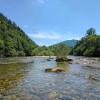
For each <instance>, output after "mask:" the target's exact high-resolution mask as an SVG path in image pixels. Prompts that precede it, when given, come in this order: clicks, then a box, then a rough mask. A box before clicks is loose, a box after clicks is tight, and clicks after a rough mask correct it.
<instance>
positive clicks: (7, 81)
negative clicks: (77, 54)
mask: <svg viewBox="0 0 100 100" xmlns="http://www.w3.org/2000/svg"><path fill="white" fill-rule="evenodd" d="M51 67H64V69H65V70H66V71H65V72H60V73H53V72H45V71H44V70H45V69H46V68H51ZM90 75H92V76H94V77H96V80H94V79H90V78H89V76H90ZM0 100H100V69H95V68H91V67H87V66H82V65H79V64H68V63H57V62H55V58H53V59H51V60H50V61H48V60H47V58H46V57H22V58H21V57H20V58H3V59H0Z"/></svg>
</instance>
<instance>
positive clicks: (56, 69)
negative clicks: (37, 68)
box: [45, 67, 65, 72]
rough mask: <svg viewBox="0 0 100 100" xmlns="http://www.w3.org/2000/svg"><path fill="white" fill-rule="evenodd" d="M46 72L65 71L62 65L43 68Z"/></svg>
mask: <svg viewBox="0 0 100 100" xmlns="http://www.w3.org/2000/svg"><path fill="white" fill-rule="evenodd" d="M45 71H46V72H63V71H65V70H64V68H62V67H55V68H47V69H45Z"/></svg>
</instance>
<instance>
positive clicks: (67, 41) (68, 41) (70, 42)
mask: <svg viewBox="0 0 100 100" xmlns="http://www.w3.org/2000/svg"><path fill="white" fill-rule="evenodd" d="M77 42H78V40H75V39H72V40H66V41H63V42H60V43H62V44H66V45H67V46H68V47H70V48H73V47H74V46H75V45H76V43H77Z"/></svg>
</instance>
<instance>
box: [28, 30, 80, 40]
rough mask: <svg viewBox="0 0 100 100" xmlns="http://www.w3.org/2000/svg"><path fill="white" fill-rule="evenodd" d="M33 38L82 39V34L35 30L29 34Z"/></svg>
mask: <svg viewBox="0 0 100 100" xmlns="http://www.w3.org/2000/svg"><path fill="white" fill-rule="evenodd" d="M29 36H30V37H31V38H32V39H34V38H35V39H36V38H37V39H48V40H62V41H63V40H70V39H80V36H77V35H76V34H74V33H71V32H67V33H58V32H53V31H51V32H35V33H33V34H29Z"/></svg>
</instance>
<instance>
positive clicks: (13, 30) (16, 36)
mask: <svg viewBox="0 0 100 100" xmlns="http://www.w3.org/2000/svg"><path fill="white" fill-rule="evenodd" d="M36 47H37V44H36V43H35V42H34V41H32V40H31V39H30V38H29V37H28V36H27V35H26V34H25V32H24V31H23V30H22V29H21V28H20V27H19V26H17V25H16V24H15V23H14V22H12V21H11V20H9V19H8V18H7V17H5V16H4V15H3V14H2V13H0V57H9V56H31V55H32V50H33V49H34V48H36Z"/></svg>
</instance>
